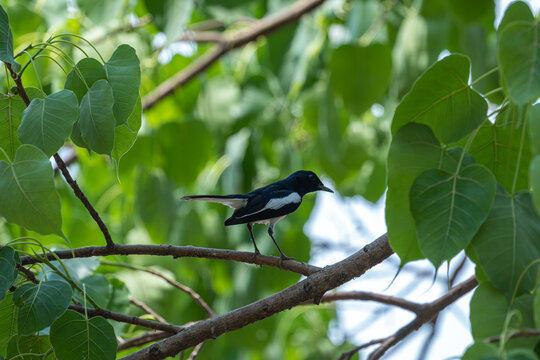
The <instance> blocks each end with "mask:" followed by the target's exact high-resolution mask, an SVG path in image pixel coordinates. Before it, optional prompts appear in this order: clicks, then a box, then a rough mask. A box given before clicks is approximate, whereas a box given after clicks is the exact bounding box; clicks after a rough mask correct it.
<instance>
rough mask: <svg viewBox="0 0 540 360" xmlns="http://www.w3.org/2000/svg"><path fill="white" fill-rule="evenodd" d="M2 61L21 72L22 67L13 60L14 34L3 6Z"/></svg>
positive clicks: (0, 27)
mask: <svg viewBox="0 0 540 360" xmlns="http://www.w3.org/2000/svg"><path fill="white" fill-rule="evenodd" d="M0 60H1V61H3V62H5V63H10V64H11V66H12V68H13V70H14V71H19V68H20V65H19V64H18V63H17V62H15V59H14V58H13V34H12V33H11V27H10V26H9V18H8V15H7V13H6V11H5V10H4V8H3V7H2V6H0Z"/></svg>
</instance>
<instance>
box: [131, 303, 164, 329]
mask: <svg viewBox="0 0 540 360" xmlns="http://www.w3.org/2000/svg"><path fill="white" fill-rule="evenodd" d="M128 300H129V302H130V303H132V304H133V305H135V306H137V307H138V308H141V309H142V310H143V311H146V312H147V313H148V314H150V315H152V316H153V317H154V319H156V320H157V321H159V322H160V323H162V324H167V320H165V318H164V317H163V316H161V315H159V314H158V313H157V312H155V311H154V309H152V308H151V307H150V306H148V305H147V304H145V303H143V302H142V301H140V300H137V299H135V298H133V297H131V296H130V297H129V299H128Z"/></svg>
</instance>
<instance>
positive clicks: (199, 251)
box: [21, 244, 321, 276]
mask: <svg viewBox="0 0 540 360" xmlns="http://www.w3.org/2000/svg"><path fill="white" fill-rule="evenodd" d="M54 255H56V256H58V257H59V258H60V259H73V258H86V257H92V256H107V255H157V256H172V257H173V258H182V257H196V258H206V259H221V260H232V261H239V262H244V263H248V264H256V265H267V266H273V267H277V268H280V269H282V270H287V271H292V272H295V273H297V274H301V275H306V276H307V275H310V274H313V273H315V272H317V271H320V270H321V268H319V267H317V266H313V265H309V264H305V263H302V262H298V261H293V260H287V261H282V260H281V259H280V258H279V257H276V256H268V255H260V254H259V255H257V256H254V255H253V253H252V252H246V251H234V250H223V249H211V248H199V247H194V246H173V245H123V244H116V245H115V247H114V249H109V248H107V247H106V246H88V247H82V248H77V249H73V250H58V251H55V252H54ZM54 255H53V254H52V253H47V254H44V256H46V257H47V259H49V260H51V261H53V260H56V257H55V256H54ZM37 262H40V259H38V258H34V257H32V256H22V257H21V264H22V265H29V264H34V263H37Z"/></svg>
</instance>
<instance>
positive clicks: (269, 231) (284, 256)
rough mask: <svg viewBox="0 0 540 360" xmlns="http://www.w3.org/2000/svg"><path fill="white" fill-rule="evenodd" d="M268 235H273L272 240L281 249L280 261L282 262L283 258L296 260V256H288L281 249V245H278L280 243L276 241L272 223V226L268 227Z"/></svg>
mask: <svg viewBox="0 0 540 360" xmlns="http://www.w3.org/2000/svg"><path fill="white" fill-rule="evenodd" d="M268 235H270V237H271V238H272V240H273V241H274V244H276V246H277V249H278V250H279V253H280V254H281V260H280V262H281V261H282V260H294V258H292V257H288V256H286V255H285V254H284V253H283V251H281V249H280V248H279V245H278V243H277V242H276V239H274V226H273V225H270V226H269V227H268Z"/></svg>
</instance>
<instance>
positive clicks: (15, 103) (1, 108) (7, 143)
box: [0, 94, 26, 160]
mask: <svg viewBox="0 0 540 360" xmlns="http://www.w3.org/2000/svg"><path fill="white" fill-rule="evenodd" d="M25 108H26V105H25V104H24V102H23V100H22V99H21V97H20V96H18V95H11V94H7V95H1V96H0V147H1V148H2V149H4V151H5V152H6V153H7V155H8V156H9V159H6V160H11V159H13V157H14V156H15V151H16V150H17V148H18V147H19V146H20V145H21V142H20V141H19V138H18V137H17V132H18V128H19V125H20V124H21V120H22V114H23V111H24V109H25ZM0 158H3V156H2V155H0Z"/></svg>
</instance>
